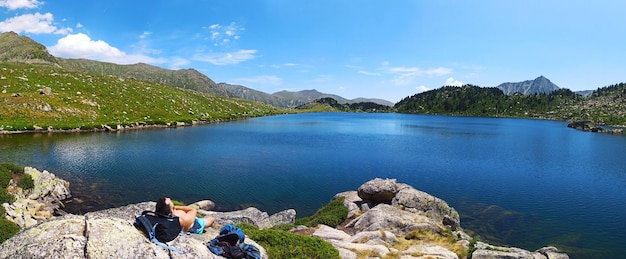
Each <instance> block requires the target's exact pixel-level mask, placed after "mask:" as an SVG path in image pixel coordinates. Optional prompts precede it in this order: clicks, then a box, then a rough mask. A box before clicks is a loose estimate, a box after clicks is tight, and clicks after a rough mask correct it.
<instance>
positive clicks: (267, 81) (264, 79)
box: [233, 75, 283, 86]
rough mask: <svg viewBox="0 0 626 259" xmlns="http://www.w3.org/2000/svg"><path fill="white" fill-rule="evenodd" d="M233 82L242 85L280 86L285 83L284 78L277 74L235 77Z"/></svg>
mask: <svg viewBox="0 0 626 259" xmlns="http://www.w3.org/2000/svg"><path fill="white" fill-rule="evenodd" d="M233 82H234V83H236V84H241V85H273V86H278V85H281V84H282V83H283V80H282V79H280V77H277V76H268V75H264V76H255V77H245V78H235V79H233Z"/></svg>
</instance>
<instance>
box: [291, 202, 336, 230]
mask: <svg viewBox="0 0 626 259" xmlns="http://www.w3.org/2000/svg"><path fill="white" fill-rule="evenodd" d="M344 199H345V197H340V198H337V199H334V200H332V201H330V202H329V203H328V204H327V205H326V206H324V207H322V208H320V209H319V210H318V211H317V212H315V214H314V215H313V216H310V217H304V218H299V219H296V221H295V225H305V226H309V227H314V226H317V225H319V224H324V225H327V226H330V227H333V228H335V227H337V226H338V225H339V224H341V223H342V222H344V221H345V220H346V218H347V217H348V208H346V207H345V206H343V201H344Z"/></svg>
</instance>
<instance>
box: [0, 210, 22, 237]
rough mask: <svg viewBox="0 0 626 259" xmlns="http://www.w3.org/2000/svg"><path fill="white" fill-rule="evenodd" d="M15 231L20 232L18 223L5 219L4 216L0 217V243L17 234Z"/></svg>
mask: <svg viewBox="0 0 626 259" xmlns="http://www.w3.org/2000/svg"><path fill="white" fill-rule="evenodd" d="M5 213H6V212H5ZM17 232H20V227H19V226H18V225H16V224H15V223H13V222H11V221H9V220H8V219H5V218H4V217H2V218H0V243H2V242H4V241H6V240H7V239H9V238H11V237H12V236H14V235H15V234H17Z"/></svg>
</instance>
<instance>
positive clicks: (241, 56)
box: [191, 49, 257, 66]
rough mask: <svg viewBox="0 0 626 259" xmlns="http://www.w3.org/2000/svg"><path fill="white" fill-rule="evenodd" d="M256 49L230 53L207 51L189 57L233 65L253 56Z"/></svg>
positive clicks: (214, 63) (217, 63) (212, 62)
mask: <svg viewBox="0 0 626 259" xmlns="http://www.w3.org/2000/svg"><path fill="white" fill-rule="evenodd" d="M256 52H257V51H256V50H254V49H242V50H238V51H237V52H234V53H231V52H228V53H208V54H201V53H196V54H194V55H193V57H191V59H193V60H197V61H203V62H209V63H211V64H213V65H218V66H222V65H233V64H238V63H241V62H244V61H248V60H251V59H254V58H255V54H256Z"/></svg>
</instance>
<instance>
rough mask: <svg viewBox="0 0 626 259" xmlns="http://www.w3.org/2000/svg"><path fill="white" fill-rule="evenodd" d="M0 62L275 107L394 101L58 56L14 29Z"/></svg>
mask: <svg viewBox="0 0 626 259" xmlns="http://www.w3.org/2000/svg"><path fill="white" fill-rule="evenodd" d="M0 62H19V63H31V64H33V63H34V64H48V65H54V66H60V67H63V68H65V69H67V70H71V71H76V72H83V73H90V74H97V75H112V76H118V77H124V78H133V79H137V80H142V81H147V82H153V83H160V84H166V85H171V86H175V87H178V88H183V89H190V90H194V91H198V92H201V93H210V94H215V95H217V96H221V97H235V98H241V99H246V100H252V101H257V102H262V103H266V104H270V105H273V106H275V107H296V106H299V105H302V104H305V103H308V102H311V101H313V100H316V99H319V98H323V97H332V98H334V99H336V100H337V101H338V102H340V103H348V102H349V103H354V102H369V101H371V102H375V103H379V104H383V105H388V106H393V105H394V104H393V103H392V102H389V101H386V100H381V99H366V98H358V99H355V100H347V99H345V98H343V97H340V96H338V95H332V94H324V93H320V92H317V91H316V90H304V91H300V92H288V91H282V92H278V93H274V94H267V93H263V92H261V91H257V90H254V89H251V88H248V87H245V86H240V85H230V84H225V83H222V84H217V83H215V82H214V81H213V80H212V79H211V78H209V77H208V76H206V75H204V74H202V73H200V72H199V71H197V70H195V69H179V70H170V69H165V68H161V67H157V66H152V65H149V64H144V63H139V64H132V65H119V64H114V63H108V62H100V61H95V60H89V59H65V58H57V57H54V56H53V55H51V54H50V53H48V51H47V50H46V47H45V46H43V45H41V44H39V43H37V42H35V41H33V40H32V39H30V38H29V37H26V36H19V35H18V34H17V33H14V32H5V33H2V34H0Z"/></svg>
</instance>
